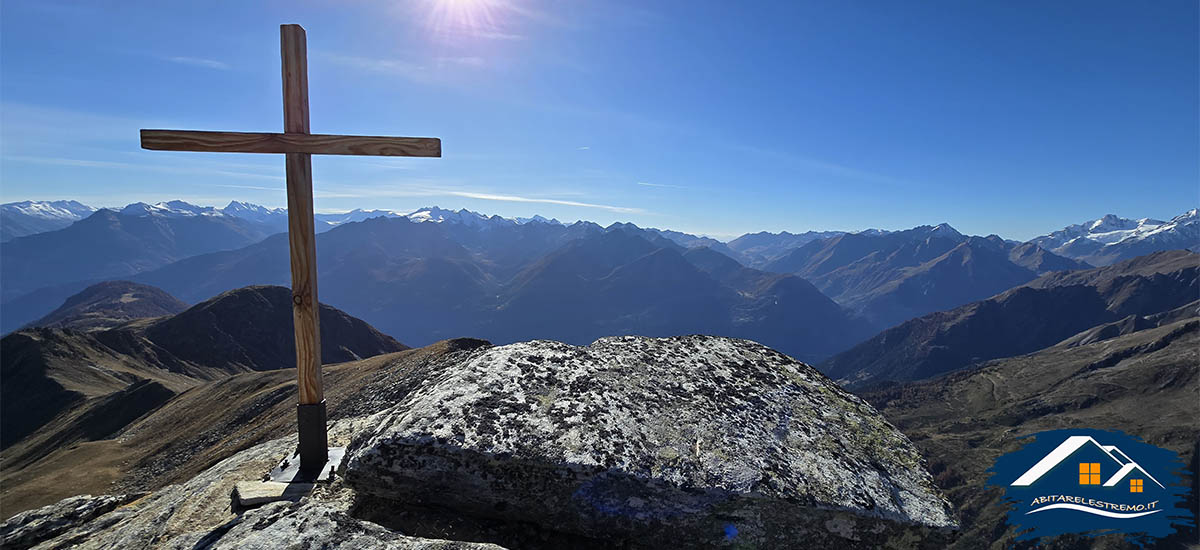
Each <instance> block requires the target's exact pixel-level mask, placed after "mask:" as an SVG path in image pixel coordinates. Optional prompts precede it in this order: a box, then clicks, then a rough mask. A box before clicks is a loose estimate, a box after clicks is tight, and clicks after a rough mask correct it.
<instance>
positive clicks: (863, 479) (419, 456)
mask: <svg viewBox="0 0 1200 550" xmlns="http://www.w3.org/2000/svg"><path fill="white" fill-rule="evenodd" d="M479 344H480V345H477V346H467V347H463V346H459V347H458V348H456V349H458V351H453V352H450V353H444V354H438V353H434V354H426V355H423V356H422V357H424V359H422V360H420V361H416V362H411V359H404V358H406V357H410V356H411V354H410V355H404V354H397V355H396V359H395V361H397V362H398V363H397V364H400V363H399V362H400V361H410V362H408V363H405V365H406V366H405V367H403V368H392V369H384V370H382V371H379V372H380V373H382V374H383V375H381V376H379V377H378V378H377V379H376V381H375V382H373V383H372V384H371V385H369V386H366V387H364V388H362V389H361V390H360V391H358V392H356V394H355V398H354V400H355V403H354V404H353V405H352V406H351V405H344V406H343V407H341V408H339V410H340V411H347V412H349V411H353V412H354V414H353V415H351V416H341V417H340V418H338V420H337V421H336V422H334V423H333V425H332V426H331V430H330V438H331V443H332V444H334V445H347V444H348V449H347V458H346V460H344V461H343V463H342V464H341V465H340V469H339V472H340V474H341V476H339V478H338V479H337V480H336V481H335V482H334V483H333V484H331V485H325V486H319V487H318V488H317V489H316V490H315V491H314V492H313V493H312V494H311V495H309V496H307V497H303V498H300V499H299V500H297V501H294V502H282V503H275V504H270V505H267V506H264V507H261V508H256V509H251V510H249V511H242V512H240V513H237V514H235V513H233V512H232V511H231V510H230V509H229V507H228V502H229V501H228V500H226V499H224V496H223V495H228V494H229V491H230V489H231V488H232V485H233V484H234V483H236V482H237V481H246V480H250V479H257V478H258V477H259V476H261V475H262V472H264V471H266V469H267V468H269V467H270V466H271V464H272V460H277V459H278V457H279V456H282V455H283V454H284V453H285V452H287V450H288V449H290V448H291V447H292V446H294V445H295V438H294V436H293V437H288V438H284V439H277V440H273V441H269V442H267V443H263V444H260V445H257V446H254V447H250V448H249V449H247V450H245V451H242V452H240V453H238V454H235V455H233V456H231V457H229V458H227V459H225V460H223V461H220V462H218V463H216V464H215V465H214V466H212V467H210V468H208V469H206V470H205V471H203V472H202V473H200V474H199V475H197V476H196V477H194V478H192V479H190V480H188V481H184V482H183V483H180V484H177V485H169V486H166V487H162V488H159V489H157V490H154V491H152V492H151V493H149V494H148V495H145V496H139V497H127V498H121V499H118V500H119V501H120V502H126V501H129V504H124V505H120V506H119V507H115V508H111V506H110V505H111V504H112V503H111V502H109V501H104V502H95V503H91V502H90V501H88V500H86V499H83V500H78V499H77V500H75V501H71V500H70V499H68V500H66V501H62V502H60V503H58V504H54V505H50V506H48V507H45V508H42V509H38V510H32V511H30V512H27V513H24V514H21V515H18V516H17V517H14V518H11V519H10V520H9V521H7V522H6V523H5V524H3V525H0V536H3V537H4V539H5V543H6V547H8V544H9V543H11V542H14V541H15V539H10V538H9V537H10V536H16V535H17V534H20V537H21V541H22V543H21V545H20V547H25V546H29V545H36V546H34V547H36V548H66V547H71V546H74V545H81V547H85V548H86V547H97V548H99V547H105V546H111V545H114V544H115V545H119V546H121V547H123V548H239V547H240V548H269V547H277V546H278V545H280V544H290V545H292V547H296V548H318V547H320V548H497V546H494V544H499V545H502V546H504V547H511V548H556V547H573V548H657V547H663V546H664V545H667V544H670V545H672V546H676V547H683V548H687V547H754V548H797V547H800V548H806V547H811V548H831V547H838V548H877V547H884V546H888V545H893V546H895V547H898V548H938V547H941V546H943V545H944V544H945V542H946V540H947V537H948V536H949V535H950V533H951V532H952V530H953V529H955V528H956V527H957V524H956V520H955V518H954V515H953V512H952V511H951V508H950V505H949V503H948V502H947V501H946V499H945V498H944V497H943V496H942V495H941V493H940V492H939V490H938V489H937V488H936V486H935V485H934V483H933V481H932V477H931V476H930V474H929V473H928V472H927V471H926V470H925V469H924V466H923V460H922V458H921V455H920V454H918V452H917V451H916V449H915V447H914V446H913V445H912V443H911V442H910V441H909V440H908V439H907V438H906V437H905V436H904V435H903V434H901V433H900V432H899V431H897V430H896V429H895V428H894V427H893V426H892V425H891V424H889V423H888V422H887V421H886V420H884V419H883V417H882V416H880V415H879V414H878V413H877V412H876V411H875V409H874V408H872V407H871V406H870V405H869V404H867V403H866V402H865V401H863V400H862V399H860V398H858V397H855V396H853V395H851V394H849V393H846V392H845V391H843V390H841V389H840V388H838V387H837V385H836V384H834V383H833V382H832V381H831V380H829V379H828V378H826V377H825V376H823V375H821V374H820V373H819V372H817V371H816V370H814V369H813V368H812V367H809V366H808V365H805V364H804V363H801V362H799V361H796V360H794V359H792V358H790V357H787V356H785V355H783V354H780V353H778V352H776V351H774V350H771V349H770V348H767V347H764V346H762V345H759V344H756V343H753V342H749V341H745V340H736V339H730V338H722V337H713V336H681V337H671V338H645V337H632V336H624V337H612V338H603V339H600V340H598V341H596V342H594V343H592V344H591V345H589V346H571V345H567V344H562V343H558V342H551V341H533V342H522V343H517V344H510V345H507V346H500V347H493V346H490V345H486V344H485V343H483V342H480V343H479ZM418 351H419V350H418ZM412 357H415V356H412ZM342 368H352V367H351V364H347V365H346V366H343V367H342ZM265 374H267V373H258V374H251V375H249V376H260V375H265ZM81 506H83V507H84V508H83V509H82V510H83V512H86V513H83V512H78V511H77V510H80V509H81V508H80V507H81ZM110 508H111V511H108V510H109V509H110ZM89 510H95V512H90V511H89ZM435 516H436V517H441V518H443V519H444V518H450V519H449V520H445V521H440V522H438V521H434V520H429V519H427V518H430V517H435ZM55 518H67V519H66V520H56V519H55ZM71 518H76V519H71ZM414 518H416V519H414ZM64 521H65V523H64ZM470 525H473V526H475V527H476V528H474V529H470V528H466V527H464V526H470ZM431 526H432V527H431ZM481 526H482V527H481ZM497 526H500V527H497ZM497 532H499V533H501V535H494V533H497ZM489 533H490V534H489ZM503 533H507V534H506V535H505V534H503ZM273 545H274V546H273Z"/></svg>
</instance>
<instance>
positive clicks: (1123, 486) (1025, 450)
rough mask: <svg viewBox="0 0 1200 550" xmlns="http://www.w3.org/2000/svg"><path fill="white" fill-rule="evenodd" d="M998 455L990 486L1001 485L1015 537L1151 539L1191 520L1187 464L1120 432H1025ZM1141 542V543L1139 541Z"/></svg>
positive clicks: (1177, 457) (1028, 538)
mask: <svg viewBox="0 0 1200 550" xmlns="http://www.w3.org/2000/svg"><path fill="white" fill-rule="evenodd" d="M1020 439H1021V440H1024V441H1025V443H1024V445H1022V446H1021V447H1020V448H1019V449H1017V450H1014V451H1012V452H1008V453H1005V454H1003V455H1000V456H999V457H997V458H996V462H995V464H994V465H993V466H992V468H991V470H990V471H991V473H992V477H991V478H990V479H989V480H988V484H989V485H991V486H994V487H1002V488H1003V489H1004V502H1005V503H1006V506H1008V507H1009V508H1008V509H1009V512H1008V523H1009V524H1010V525H1012V526H1013V527H1014V528H1016V529H1017V531H1018V533H1021V534H1020V535H1019V536H1018V537H1017V540H1031V539H1034V538H1040V537H1054V536H1058V535H1065V534H1068V533H1076V534H1083V535H1087V536H1095V535H1100V534H1106V533H1108V534H1112V533H1123V534H1125V535H1126V536H1127V540H1131V541H1132V540H1138V541H1142V542H1143V543H1144V542H1147V541H1152V540H1155V539H1159V538H1161V537H1165V536H1167V535H1170V534H1171V533H1175V532H1176V530H1177V528H1178V527H1179V526H1181V525H1190V524H1191V522H1192V521H1193V517H1194V515H1193V514H1192V513H1191V511H1189V510H1187V508H1186V505H1185V502H1186V499H1187V494H1188V491H1189V489H1190V485H1189V484H1188V483H1185V482H1184V481H1183V480H1182V478H1181V473H1180V472H1182V471H1184V469H1185V468H1186V464H1185V463H1184V461H1183V460H1181V459H1180V458H1179V455H1178V454H1177V453H1176V452H1174V451H1171V450H1168V449H1163V448H1161V447H1156V446H1154V445H1150V444H1148V443H1146V442H1145V441H1142V440H1141V439H1138V438H1137V437H1133V436H1130V435H1127V434H1124V433H1121V432H1119V431H1115V430H1113V431H1103V430H1095V429H1088V428H1072V429H1064V430H1054V431H1048V432H1041V433H1037V434H1031V435H1028V436H1025V437H1022V438H1020ZM1139 544H1140V543H1139Z"/></svg>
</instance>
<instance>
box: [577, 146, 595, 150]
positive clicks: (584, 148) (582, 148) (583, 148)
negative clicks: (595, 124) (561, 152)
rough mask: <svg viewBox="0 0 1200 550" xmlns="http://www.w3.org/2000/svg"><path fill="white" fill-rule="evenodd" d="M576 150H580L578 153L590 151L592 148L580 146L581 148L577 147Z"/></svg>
mask: <svg viewBox="0 0 1200 550" xmlns="http://www.w3.org/2000/svg"><path fill="white" fill-rule="evenodd" d="M575 149H576V150H578V151H590V150H591V149H592V148H591V147H588V146H587V145H583V146H580V147H576V148H575Z"/></svg>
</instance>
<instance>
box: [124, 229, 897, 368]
mask: <svg viewBox="0 0 1200 550" xmlns="http://www.w3.org/2000/svg"><path fill="white" fill-rule="evenodd" d="M489 227H490V229H488V230H483V231H481V230H479V228H476V227H472V226H468V225H465V224H436V223H417V222H412V221H410V220H409V219H407V218H375V219H370V220H366V221H364V222H361V223H354V224H347V225H345V226H341V227H338V228H335V229H333V230H331V231H328V232H325V233H322V234H320V235H318V236H317V266H318V277H319V280H320V286H319V290H318V292H319V295H320V297H321V299H322V300H323V301H326V302H328V303H332V304H337V305H338V307H340V308H342V309H344V310H346V311H348V312H350V313H352V314H354V315H356V316H358V317H361V318H363V319H364V320H367V321H368V322H370V323H371V324H372V325H374V326H376V327H379V328H380V330H383V331H384V332H387V333H389V334H397V335H403V338H404V339H405V340H406V341H409V342H415V343H417V344H428V343H432V342H434V341H437V340H441V339H445V338H452V337H457V336H461V335H471V336H475V337H482V338H488V339H491V340H493V341H495V342H503V343H507V342H512V341H517V340H521V339H527V338H530V337H534V335H536V337H538V338H553V339H559V340H562V341H565V342H570V343H582V344H586V343H590V342H591V341H592V340H595V339H596V338H599V337H601V336H606V335H612V334H648V335H673V334H689V333H697V332H699V333H717V334H728V335H732V336H739V337H744V338H752V339H755V340H759V341H762V342H764V343H768V344H769V345H775V346H779V347H780V349H784V350H787V351H789V352H791V353H795V354H797V355H798V356H801V357H805V358H808V359H809V360H816V359H819V358H822V357H826V356H828V355H830V354H832V353H835V352H836V351H839V350H841V349H845V348H846V347H849V346H850V345H852V344H854V343H855V342H857V341H859V340H861V339H863V338H866V337H867V336H869V335H870V334H871V333H873V332H874V327H871V326H870V325H869V324H868V323H866V322H863V321H862V320H859V319H855V318H853V317H852V316H851V315H849V314H847V313H846V312H845V311H844V310H843V309H842V308H841V307H840V306H838V305H837V304H836V303H834V302H833V301H832V300H830V299H829V298H827V297H825V296H824V295H823V294H821V292H820V291H818V290H817V289H816V288H814V287H813V286H812V285H811V284H809V283H808V282H806V281H804V280H803V279H800V278H798V277H795V276H791V275H783V274H771V273H766V272H762V271H758V270H752V269H749V268H742V267H741V266H740V265H739V264H737V263H736V262H735V261H733V260H732V259H729V258H727V257H724V256H720V255H718V256H719V257H718V258H717V260H718V261H723V262H724V263H725V264H726V265H725V266H724V267H720V268H718V267H714V266H712V265H709V264H705V265H706V266H707V267H706V268H707V269H709V270H711V271H706V270H705V269H706V268H702V267H700V266H698V265H697V262H702V261H704V260H702V259H701V256H702V255H704V253H703V252H695V250H697V249H693V250H692V251H689V250H688V249H685V248H683V247H681V246H679V245H677V244H675V243H674V242H673V241H671V240H669V239H666V238H663V237H661V236H659V235H658V234H657V233H655V232H653V231H646V230H641V229H639V228H637V227H636V226H632V225H628V224H626V225H620V224H614V225H612V226H610V227H608V228H602V227H600V226H598V225H596V224H592V223H588V222H577V223H575V224H572V225H569V226H565V225H561V224H559V225H556V224H547V223H541V222H530V223H525V224H519V225H518V224H515V223H514V224H503V225H494V226H489ZM713 254H718V253H715V252H713ZM287 258H288V244H287V238H286V236H285V235H276V236H274V237H271V238H269V239H267V240H265V241H263V242H261V243H259V244H256V245H252V246H249V247H246V248H243V249H239V250H234V251H229V252H218V253H213V254H206V255H201V256H197V257H193V258H189V259H187V260H184V261H181V262H177V263H175V264H171V265H168V266H165V267H163V268H160V269H156V270H153V271H148V272H145V273H142V274H139V275H137V276H135V277H134V280H135V281H137V282H141V283H145V284H150V285H153V286H156V287H159V288H163V289H165V290H167V291H168V292H171V293H173V294H175V295H177V296H180V297H181V298H183V299H185V300H188V299H195V298H196V297H197V296H198V295H204V294H206V293H207V294H211V293H213V292H219V291H220V290H221V289H225V288H234V287H239V286H245V285H250V284H284V283H286V282H287V281H288V280H289V273H288V261H287ZM708 261H709V262H710V263H711V261H712V260H711V258H710V259H709V260H708ZM743 269H744V271H743ZM731 271H732V273H731ZM814 312H817V313H819V315H816V314H813V313H814Z"/></svg>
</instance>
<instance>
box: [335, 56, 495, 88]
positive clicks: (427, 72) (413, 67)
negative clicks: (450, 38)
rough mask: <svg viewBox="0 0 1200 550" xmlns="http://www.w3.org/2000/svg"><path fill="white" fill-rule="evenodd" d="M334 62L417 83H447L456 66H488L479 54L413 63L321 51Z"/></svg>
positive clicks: (463, 69) (464, 69) (462, 68)
mask: <svg viewBox="0 0 1200 550" xmlns="http://www.w3.org/2000/svg"><path fill="white" fill-rule="evenodd" d="M321 55H322V57H324V58H325V59H327V60H329V61H330V62H332V63H336V64H338V65H341V66H343V67H348V68H350V69H354V70H357V71H362V72H368V73H374V74H381V75H387V76H395V77H400V78H403V79H405V80H409V81H412V82H416V83H418V84H433V83H440V84H445V83H447V82H448V81H449V77H450V76H451V75H453V74H454V73H455V71H456V70H459V71H466V70H475V69H481V68H484V67H487V60H486V59H484V58H483V57H479V56H442V57H436V58H433V59H431V60H429V61H428V63H414V62H411V61H407V60H404V59H395V58H374V57H361V56H355V55H342V54H336V53H321Z"/></svg>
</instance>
